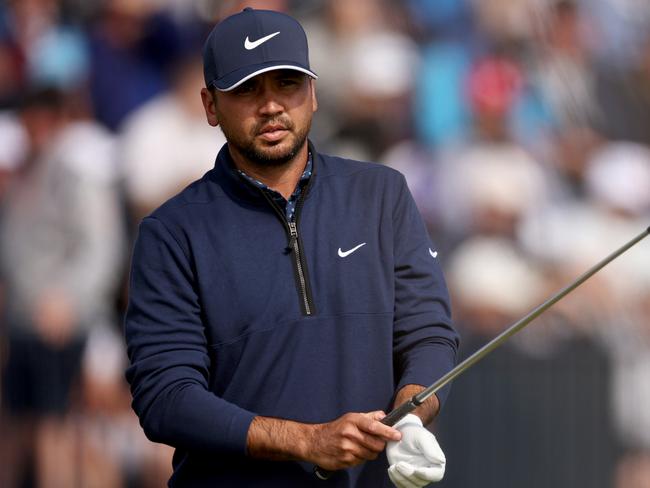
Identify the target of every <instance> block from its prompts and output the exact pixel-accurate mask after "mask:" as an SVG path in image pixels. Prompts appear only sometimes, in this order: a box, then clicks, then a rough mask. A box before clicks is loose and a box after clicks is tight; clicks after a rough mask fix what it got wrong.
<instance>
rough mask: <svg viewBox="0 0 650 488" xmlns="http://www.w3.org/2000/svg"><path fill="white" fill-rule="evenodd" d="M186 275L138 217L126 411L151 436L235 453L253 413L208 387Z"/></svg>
mask: <svg viewBox="0 0 650 488" xmlns="http://www.w3.org/2000/svg"><path fill="white" fill-rule="evenodd" d="M193 276H194V273H193V272H192V267H191V265H190V261H189V260H188V259H187V256H186V253H184V252H183V250H182V248H181V246H180V245H179V243H178V241H176V240H175V239H174V237H173V236H172V234H171V233H170V232H169V231H168V229H167V228H166V227H165V226H164V225H163V223H162V222H161V221H160V220H157V219H155V218H146V219H145V220H143V222H142V224H141V225H140V230H139V235H138V238H137V240H136V244H135V249H134V253H133V260H132V265H131V278H130V290H129V306H128V310H127V314H126V319H125V335H126V342H127V352H128V355H129V360H130V366H129V367H128V369H127V371H126V378H127V380H128V382H129V383H130V385H131V392H132V395H133V404H132V405H133V409H134V410H135V412H136V414H137V415H138V417H139V418H140V424H141V425H142V427H143V429H144V431H145V434H146V435H147V437H148V438H149V439H150V440H152V441H155V442H162V443H165V444H169V445H171V446H173V447H178V448H181V449H187V450H203V451H206V450H207V451H214V452H227V453H232V454H242V455H243V454H245V451H246V437H247V434H248V429H249V426H250V423H251V422H252V420H253V417H254V416H255V415H254V414H253V413H251V412H249V411H247V410H244V409H242V408H240V407H238V406H237V405H234V404H232V403H229V402H227V401H225V400H224V399H222V398H219V397H218V396H216V395H215V394H214V393H212V392H210V391H209V389H208V380H209V364H210V359H209V356H208V348H207V341H206V337H205V333H204V327H203V324H202V322H201V310H200V304H199V299H198V296H197V293H196V291H195V288H194V286H193V281H194V278H193Z"/></svg>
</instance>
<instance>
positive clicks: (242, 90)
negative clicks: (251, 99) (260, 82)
mask: <svg viewBox="0 0 650 488" xmlns="http://www.w3.org/2000/svg"><path fill="white" fill-rule="evenodd" d="M256 87H257V84H256V83H255V81H254V80H248V81H245V82H244V83H242V84H241V85H239V86H238V87H237V88H235V89H234V90H233V91H232V93H233V94H234V95H247V94H249V93H253V92H254V91H255V88H256Z"/></svg>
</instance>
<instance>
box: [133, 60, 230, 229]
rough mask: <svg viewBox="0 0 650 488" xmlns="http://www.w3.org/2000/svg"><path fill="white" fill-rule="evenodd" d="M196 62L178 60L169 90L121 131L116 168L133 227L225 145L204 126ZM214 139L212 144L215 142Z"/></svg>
mask: <svg viewBox="0 0 650 488" xmlns="http://www.w3.org/2000/svg"><path fill="white" fill-rule="evenodd" d="M202 69H203V68H202V64H201V59H200V58H195V57H193V58H191V59H185V60H179V61H178V63H177V64H176V67H175V70H174V77H173V78H174V82H173V89H172V90H171V91H170V92H168V93H165V94H163V95H160V96H158V97H155V98H153V99H152V100H151V101H149V102H147V103H146V104H145V105H143V106H142V107H140V108H139V109H137V110H136V111H135V112H133V113H132V114H131V115H130V116H129V118H128V119H127V120H126V122H125V125H124V127H123V130H122V132H121V140H120V144H121V147H120V163H121V166H122V171H123V174H124V179H125V184H126V193H127V199H128V202H129V206H130V209H131V213H132V215H131V216H132V217H133V220H134V222H139V221H140V219H142V218H143V217H144V216H146V215H147V214H149V213H150V212H151V211H152V210H154V209H155V208H156V207H158V206H159V205H160V204H161V203H163V202H164V201H166V200H167V199H168V198H170V197H172V196H173V195H175V194H176V193H178V192H179V191H180V190H182V189H183V188H184V187H185V186H186V185H188V184H189V183H190V182H192V181H194V180H196V179H198V178H200V177H201V176H203V174H204V173H205V172H207V171H208V170H210V169H211V168H212V166H213V165H214V160H215V157H216V150H215V148H217V147H221V145H223V144H224V143H225V142H226V140H225V138H224V137H223V134H221V132H219V133H217V134H215V132H214V131H213V130H211V128H210V127H209V126H208V125H206V124H205V115H204V112H203V105H202V104H201V98H200V97H198V96H197V95H196V94H197V92H198V91H199V90H200V87H201V86H203V71H202ZM215 137H216V139H215Z"/></svg>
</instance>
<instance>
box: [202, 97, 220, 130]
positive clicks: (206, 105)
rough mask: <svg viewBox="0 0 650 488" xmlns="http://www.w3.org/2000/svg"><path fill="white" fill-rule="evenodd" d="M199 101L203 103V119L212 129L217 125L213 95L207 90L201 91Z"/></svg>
mask: <svg viewBox="0 0 650 488" xmlns="http://www.w3.org/2000/svg"><path fill="white" fill-rule="evenodd" d="M201 101H202V102H203V109H204V110H205V118H206V119H207V120H208V124H210V125H211V126H212V127H216V126H218V125H219V119H218V117H217V107H216V103H217V101H216V100H215V97H214V95H213V94H212V92H211V91H210V90H208V89H207V88H202V89H201Z"/></svg>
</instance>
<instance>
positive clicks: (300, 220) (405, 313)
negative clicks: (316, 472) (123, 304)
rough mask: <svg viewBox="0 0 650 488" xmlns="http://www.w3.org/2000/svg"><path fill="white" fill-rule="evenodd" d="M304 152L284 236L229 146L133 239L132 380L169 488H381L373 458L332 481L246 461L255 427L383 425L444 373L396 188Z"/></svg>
mask: <svg viewBox="0 0 650 488" xmlns="http://www.w3.org/2000/svg"><path fill="white" fill-rule="evenodd" d="M310 151H311V154H312V163H313V174H312V176H311V178H310V181H309V184H308V186H306V187H305V188H304V189H303V192H302V194H301V196H300V198H299V201H298V203H297V205H296V216H295V222H294V225H290V223H289V222H287V220H286V216H285V215H284V214H283V212H281V211H279V209H278V208H277V205H276V206H275V207H274V204H273V202H272V201H270V200H269V198H268V196H265V195H264V193H263V191H262V190H261V189H260V188H257V187H256V186H254V185H253V184H251V183H250V182H248V181H246V180H244V179H243V178H242V177H241V176H240V175H238V174H236V173H235V172H233V171H231V169H230V167H231V166H232V164H233V163H232V161H231V159H230V155H229V152H228V148H227V145H226V146H224V147H223V148H222V149H221V151H220V153H219V155H218V157H217V161H216V164H215V167H214V169H212V170H211V171H209V172H208V173H206V175H205V176H204V177H203V178H202V179H200V180H198V181H196V182H195V183H193V184H192V185H190V186H189V187H187V188H186V189H185V190H184V191H183V192H181V193H180V194H179V195H177V196H176V197H174V198H173V199H171V200H170V201H168V202H167V203H165V204H164V205H163V206H162V207H160V208H159V209H157V210H156V211H155V212H154V213H153V214H152V215H150V216H149V217H147V218H145V219H144V220H143V221H142V223H141V225H140V229H139V234H138V238H137V241H136V244H135V249H134V255H133V262H132V270H131V281H130V295H129V307H128V311H127V315H126V320H125V328H126V339H127V343H128V354H129V358H130V361H131V365H130V367H129V368H128V370H127V379H128V381H129V383H130V385H131V390H132V393H133V408H134V409H135V411H136V413H137V414H138V416H139V417H140V422H141V424H142V426H143V428H144V430H145V433H146V434H147V436H148V437H149V438H150V439H151V440H153V441H157V442H163V443H166V444H169V445H171V446H173V447H175V448H176V452H175V455H174V462H173V464H174V474H173V476H172V478H171V480H170V486H173V487H177V486H178V487H181V486H182V487H185V486H191V487H198V486H206V487H207V486H210V487H215V486H225V487H230V486H233V487H235V486H236V487H254V486H260V487H262V486H263V487H276V486H277V487H293V486H296V487H298V486H299V487H309V486H315V487H316V486H319V487H334V486H335V487H354V486H356V487H366V486H368V487H381V486H387V487H388V486H391V484H390V481H389V479H388V476H387V474H386V468H387V463H386V458H385V456H383V455H382V456H380V457H379V458H378V459H377V460H375V461H373V462H367V463H365V464H363V465H361V466H357V467H354V468H351V469H348V470H342V471H339V472H337V473H336V474H335V475H334V476H332V477H331V478H330V479H329V480H328V481H320V480H316V478H315V477H314V476H313V475H312V473H311V470H312V468H313V467H312V466H308V465H307V464H306V463H297V462H270V461H268V462H267V461H260V460H256V459H252V458H250V457H248V456H247V455H246V436H247V432H248V428H249V425H250V423H251V421H252V420H253V418H254V417H255V416H256V415H263V416H268V417H276V418H284V419H291V420H295V421H298V422H306V423H321V422H328V421H332V420H334V419H336V418H338V417H340V416H341V415H343V414H345V413H347V412H367V411H372V410H379V409H382V410H384V411H388V410H390V408H391V405H392V401H393V399H394V394H395V393H396V392H397V391H399V389H400V388H401V387H402V386H404V385H406V384H411V383H412V384H419V385H429V384H431V383H432V382H433V381H435V380H436V379H438V378H439V377H440V376H442V375H443V374H444V373H446V372H447V371H448V370H450V369H451V368H452V367H453V365H454V362H455V355H456V350H457V347H458V336H457V334H456V332H455V331H454V329H453V327H452V323H451V319H450V307H449V298H448V294H447V289H446V285H445V282H444V279H443V276H442V272H441V269H440V265H439V263H438V260H437V258H435V257H434V255H435V247H434V245H433V244H432V243H431V242H430V240H429V236H428V234H427V232H426V230H425V227H424V224H423V222H422V219H421V218H420V215H419V213H418V212H417V209H416V207H415V203H414V202H413V199H412V197H411V195H410V193H409V191H408V188H407V186H406V183H405V180H404V178H403V176H402V175H400V174H399V173H398V172H396V171H394V170H392V169H390V168H387V167H384V166H381V165H377V164H372V163H362V162H356V161H350V160H345V159H341V158H336V157H331V156H326V155H322V154H318V153H317V152H315V150H314V148H313V146H311V145H310ZM446 395H447V389H443V390H442V391H440V392H439V393H438V396H439V398H440V401H441V404H442V403H443V402H444V399H445V397H446Z"/></svg>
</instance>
